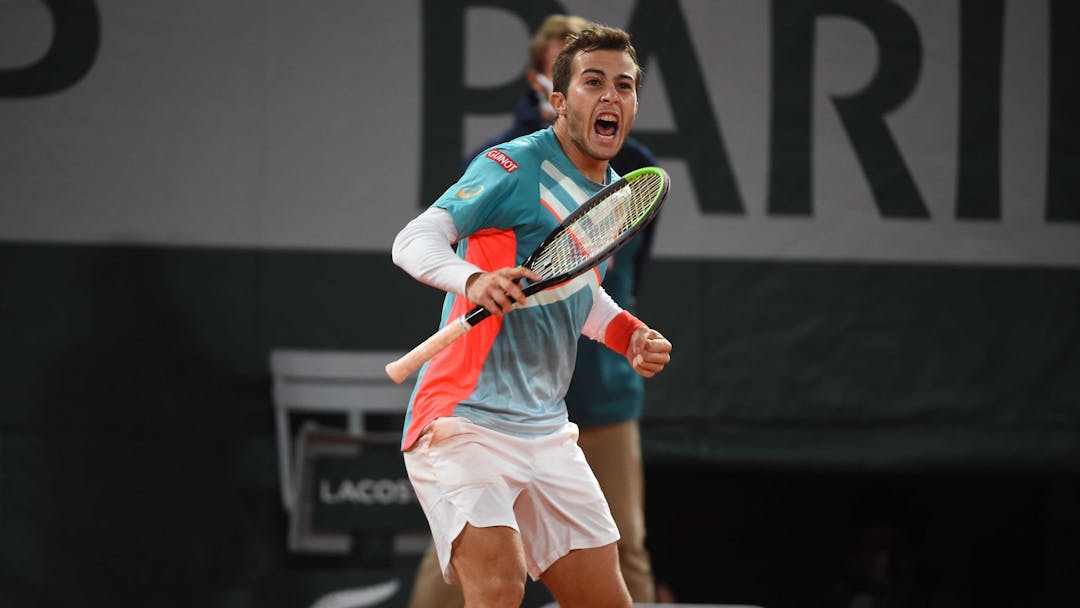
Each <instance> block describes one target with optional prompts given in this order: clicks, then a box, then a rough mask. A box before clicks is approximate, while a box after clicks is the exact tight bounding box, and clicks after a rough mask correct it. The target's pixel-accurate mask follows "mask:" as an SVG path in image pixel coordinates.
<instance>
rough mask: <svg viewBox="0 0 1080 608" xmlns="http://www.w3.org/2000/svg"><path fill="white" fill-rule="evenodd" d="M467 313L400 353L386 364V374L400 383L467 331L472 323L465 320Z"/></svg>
mask: <svg viewBox="0 0 1080 608" xmlns="http://www.w3.org/2000/svg"><path fill="white" fill-rule="evenodd" d="M466 316H467V315H462V316H460V317H458V318H456V319H454V320H453V321H451V322H449V323H447V324H446V325H445V326H444V327H443V328H442V329H440V330H439V331H437V332H435V333H434V334H432V335H431V337H430V338H428V339H427V340H424V341H423V342H421V343H420V344H418V345H417V346H416V348H414V349H412V350H410V351H409V352H407V353H405V354H404V355H402V357H401V358H400V359H398V360H397V361H391V362H390V363H387V364H386V375H387V376H390V379H391V380H393V381H394V384H401V383H402V382H403V381H404V380H405V378H408V377H409V376H410V375H412V373H413V372H415V371H416V370H418V369H420V368H421V367H423V366H424V363H426V362H427V361H428V360H429V359H431V358H432V357H434V356H435V355H437V354H439V351H441V350H442V349H444V348H446V347H447V346H450V345H451V344H453V343H454V341H455V340H457V339H458V338H460V337H461V336H464V335H465V334H467V333H469V330H470V329H472V325H470V324H469V322H468V321H466V320H465V317H466Z"/></svg>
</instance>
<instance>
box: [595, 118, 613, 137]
mask: <svg viewBox="0 0 1080 608" xmlns="http://www.w3.org/2000/svg"><path fill="white" fill-rule="evenodd" d="M593 130H594V131H596V134H597V135H601V136H603V137H614V136H615V133H616V132H618V130H619V117H618V116H615V115H614V114H601V115H600V116H597V117H596V123H594V124H593Z"/></svg>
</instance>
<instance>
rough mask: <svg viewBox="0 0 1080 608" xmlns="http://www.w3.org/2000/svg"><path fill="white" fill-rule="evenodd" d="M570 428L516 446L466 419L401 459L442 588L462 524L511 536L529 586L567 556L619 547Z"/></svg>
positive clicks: (453, 578) (438, 425)
mask: <svg viewBox="0 0 1080 608" xmlns="http://www.w3.org/2000/svg"><path fill="white" fill-rule="evenodd" d="M577 438H578V428H577V425H575V424H573V423H572V422H568V423H566V425H565V426H564V427H563V428H561V429H559V430H558V431H556V432H555V433H552V434H550V435H544V436H541V437H537V438H533V439H523V438H520V437H514V436H511V435H506V434H503V433H499V432H497V431H493V430H491V429H488V428H485V427H482V426H480V425H478V424H474V423H472V422H470V421H469V420H466V419H465V418H460V417H451V418H438V419H436V420H435V421H434V422H432V423H431V424H430V425H428V428H427V429H425V430H424V434H423V435H421V437H420V439H419V440H418V441H417V442H416V445H414V446H413V448H412V449H411V450H409V451H408V452H405V468H406V469H407V470H408V471H409V479H410V480H411V481H412V485H413V489H414V491H415V492H416V496H417V498H418V499H419V500H420V506H421V507H423V509H424V514H426V515H427V519H428V524H429V525H430V526H431V534H432V537H433V538H434V541H435V550H436V552H437V553H438V555H439V565H440V566H441V567H442V572H443V578H445V579H446V582H448V583H451V584H454V583H457V582H458V581H457V575H456V573H455V572H454V571H453V568H452V567H451V566H450V551H451V543H453V542H454V539H456V538H457V537H458V535H459V534H461V531H462V530H463V529H464V528H465V524H466V523H469V524H471V525H473V526H474V527H477V528H487V527H491V526H507V527H510V528H513V529H514V530H517V532H518V533H519V534H520V535H521V541H522V544H523V545H524V547H525V564H526V566H527V568H528V570H529V575H530V576H532V578H533V580H539V578H540V575H541V574H542V573H543V572H544V571H545V570H547V569H548V568H549V567H550V566H551V565H552V564H554V563H555V561H556V560H558V559H559V558H560V557H562V556H564V555H566V554H567V553H569V552H570V551H572V550H574V549H589V548H593V547H602V546H604V545H609V544H611V543H614V542H616V541H618V540H619V530H618V528H617V527H616V526H615V520H614V519H612V517H611V510H610V509H609V508H608V504H607V501H606V500H605V499H604V494H603V492H601V491H600V484H598V483H597V482H596V477H594V476H593V473H592V470H591V469H590V468H589V464H588V463H587V462H586V461H585V456H584V454H582V453H581V449H580V448H579V447H578V445H577Z"/></svg>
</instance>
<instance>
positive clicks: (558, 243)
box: [532, 173, 664, 278]
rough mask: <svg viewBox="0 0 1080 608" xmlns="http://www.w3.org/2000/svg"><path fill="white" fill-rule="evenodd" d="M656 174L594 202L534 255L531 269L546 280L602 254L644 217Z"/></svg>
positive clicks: (658, 179) (657, 185)
mask: <svg viewBox="0 0 1080 608" xmlns="http://www.w3.org/2000/svg"><path fill="white" fill-rule="evenodd" d="M663 182H664V178H663V177H662V176H661V175H660V174H655V173H647V174H643V175H642V176H641V178H640V179H636V180H634V181H628V182H627V183H626V184H625V185H624V186H623V187H622V188H618V189H616V190H614V191H612V192H611V193H610V194H609V195H608V196H607V197H605V198H604V199H602V200H600V201H598V202H596V204H594V205H593V206H592V207H591V208H589V209H587V210H586V211H585V212H584V213H582V214H581V215H580V216H578V217H577V218H576V219H575V220H574V221H572V222H570V223H569V224H567V225H566V226H564V227H563V228H562V230H560V232H559V233H557V234H556V236H555V237H554V238H553V239H552V240H551V242H550V243H549V244H548V246H547V247H545V248H544V250H543V251H542V252H540V254H539V255H538V256H537V258H536V261H535V262H534V263H533V264H532V269H533V270H534V271H535V272H537V273H539V274H540V275H541V276H543V277H545V278H548V277H554V276H558V275H561V274H564V273H568V272H571V271H572V270H574V269H576V268H578V267H580V266H581V265H582V264H588V263H589V262H590V261H591V260H592V259H594V258H595V257H597V256H599V255H603V254H604V253H605V252H606V251H607V250H608V249H609V248H610V247H611V246H613V245H614V244H615V243H616V242H618V240H619V238H620V237H622V235H623V234H625V233H626V232H627V231H628V230H630V229H632V228H633V227H634V226H636V225H637V224H638V223H639V222H641V220H643V219H644V218H646V217H648V215H649V211H650V210H651V209H652V207H653V205H654V204H655V203H656V201H657V199H658V196H659V194H660V192H661V190H662V188H663Z"/></svg>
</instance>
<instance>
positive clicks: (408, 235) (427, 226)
mask: <svg viewBox="0 0 1080 608" xmlns="http://www.w3.org/2000/svg"><path fill="white" fill-rule="evenodd" d="M457 241H458V233H457V226H456V225H455V224H454V218H453V216H451V215H450V212H449V211H447V210H446V209H440V208H439V207H429V208H428V209H427V211H424V212H423V213H421V214H420V215H419V216H417V217H416V219H414V220H413V221H411V222H409V223H408V224H406V225H405V227H404V228H402V229H401V232H399V233H398V234H397V236H396V237H394V248H393V251H392V256H393V260H394V263H395V264H397V265H398V266H400V267H401V268H402V269H403V270H404V271H405V272H407V273H409V274H410V275H412V276H413V278H415V279H416V280H418V281H420V282H421V283H424V284H426V285H431V286H432V287H436V288H438V289H441V290H443V291H448V292H452V293H456V294H458V295H465V282H466V281H467V280H468V279H469V277H470V276H472V275H473V274H475V273H477V272H483V271H482V270H481V269H480V268H477V267H476V266H474V265H473V264H470V263H469V262H466V261H465V260H463V259H461V258H459V257H458V256H457V254H456V253H454V250H453V249H452V248H451V247H450V245H452V244H453V243H456V242H457Z"/></svg>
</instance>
